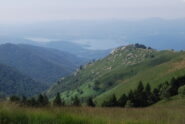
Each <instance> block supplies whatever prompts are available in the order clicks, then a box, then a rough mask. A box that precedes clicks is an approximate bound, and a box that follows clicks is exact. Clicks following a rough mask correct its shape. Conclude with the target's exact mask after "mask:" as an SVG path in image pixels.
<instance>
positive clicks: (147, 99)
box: [10, 76, 185, 107]
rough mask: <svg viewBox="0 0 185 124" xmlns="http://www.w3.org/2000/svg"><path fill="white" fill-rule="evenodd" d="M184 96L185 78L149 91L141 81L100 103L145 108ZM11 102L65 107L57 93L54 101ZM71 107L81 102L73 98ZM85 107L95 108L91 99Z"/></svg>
mask: <svg viewBox="0 0 185 124" xmlns="http://www.w3.org/2000/svg"><path fill="white" fill-rule="evenodd" d="M178 93H179V94H181V95H184V96H185V76H182V77H178V78H172V79H171V80H170V81H169V82H168V81H166V82H164V83H162V84H160V85H159V86H158V87H157V88H154V89H153V90H152V89H151V86H150V84H149V83H147V84H146V85H145V86H144V84H143V82H142V81H140V82H139V84H138V86H137V88H136V89H134V90H130V91H129V92H128V94H122V95H121V97H120V98H119V99H117V98H116V96H115V95H114V94H113V95H112V96H111V97H110V98H109V99H108V100H107V101H104V102H103V103H102V105H101V106H102V107H146V106H150V105H152V104H155V103H157V102H158V101H160V100H163V99H168V98H170V97H172V96H175V95H177V94H178ZM10 101H11V102H16V103H19V104H21V105H25V106H31V107H44V106H50V105H52V106H58V107H60V106H65V105H66V104H65V101H64V100H63V99H61V97H60V93H57V94H56V96H55V98H54V100H52V102H51V101H49V99H48V97H47V96H46V95H43V94H40V95H39V96H37V97H32V98H26V97H25V96H23V97H22V98H20V97H18V96H11V97H10ZM71 101H72V103H71V106H81V105H82V102H81V100H80V99H79V98H78V97H77V96H75V97H74V98H72V100H71ZM86 105H87V106H91V107H95V106H96V104H95V102H94V101H93V97H89V98H87V99H86Z"/></svg>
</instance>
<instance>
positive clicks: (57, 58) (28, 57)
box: [0, 43, 84, 83]
mask: <svg viewBox="0 0 185 124" xmlns="http://www.w3.org/2000/svg"><path fill="white" fill-rule="evenodd" d="M0 63H2V64H6V65H9V66H12V67H15V68H16V69H17V70H18V71H20V72H21V73H22V74H24V75H27V76H29V77H30V78H32V79H34V80H38V81H41V82H46V83H48V82H49V83H51V82H54V81H56V80H57V79H58V78H60V77H63V76H66V75H69V74H70V73H72V72H73V71H74V70H75V69H76V68H77V67H78V66H80V65H81V64H83V63H84V60H83V59H81V58H78V57H76V56H75V55H72V54H70V53H66V52H62V51H59V50H55V49H49V48H42V47H37V46H31V45H25V44H10V43H7V44H3V45H0Z"/></svg>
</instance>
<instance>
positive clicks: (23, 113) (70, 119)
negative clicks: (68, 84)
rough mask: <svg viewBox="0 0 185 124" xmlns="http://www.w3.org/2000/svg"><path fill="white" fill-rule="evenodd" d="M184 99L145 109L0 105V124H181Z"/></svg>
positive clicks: (184, 109) (184, 108) (184, 110)
mask: <svg viewBox="0 0 185 124" xmlns="http://www.w3.org/2000/svg"><path fill="white" fill-rule="evenodd" d="M184 103H185V100H184V99H178V100H171V101H170V100H169V101H167V102H166V101H162V103H159V104H157V105H154V106H152V107H149V108H137V109H136V108H126V109H124V108H90V107H61V108H53V107H52V108H50V107H47V108H39V109H38V108H37V109H36V108H25V107H20V106H17V105H14V104H9V103H1V104H0V124H185V114H184V113H185V105H184Z"/></svg>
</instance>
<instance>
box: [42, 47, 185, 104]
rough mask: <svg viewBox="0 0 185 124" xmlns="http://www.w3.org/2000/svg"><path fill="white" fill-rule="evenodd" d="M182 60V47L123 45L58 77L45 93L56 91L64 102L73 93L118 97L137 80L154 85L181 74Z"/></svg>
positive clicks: (100, 99)
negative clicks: (71, 72)
mask: <svg viewBox="0 0 185 124" xmlns="http://www.w3.org/2000/svg"><path fill="white" fill-rule="evenodd" d="M184 62H185V52H183V51H179V52H178V51H172V50H163V51H157V50H154V49H152V48H150V47H145V46H144V45H140V44H135V45H128V46H123V47H119V48H117V49H115V50H113V51H112V53H111V54H109V55H108V56H107V57H105V58H103V59H100V60H98V61H96V62H92V63H89V64H87V65H85V66H83V67H82V68H81V69H79V70H78V71H76V72H75V73H74V74H73V75H71V76H68V77H66V78H63V79H61V80H60V81H58V83H56V84H55V85H53V86H52V87H50V88H49V89H48V90H47V92H46V93H47V94H48V95H49V96H50V97H52V96H54V95H55V94H56V93H57V92H60V93H61V96H62V98H63V99H64V100H66V101H67V102H70V100H71V98H72V97H74V96H78V97H79V98H81V99H82V100H83V99H86V98H88V97H94V100H95V101H96V102H97V104H100V103H102V102H103V101H104V100H106V99H107V98H108V97H110V96H111V95H112V94H115V95H116V96H117V97H118V98H119V97H120V96H121V95H122V94H123V93H128V91H129V90H130V89H134V88H135V87H136V86H137V84H138V82H139V81H140V80H142V81H143V82H144V83H145V84H146V83H150V84H151V86H152V87H157V86H158V85H159V84H160V83H163V82H164V81H168V80H170V79H171V78H172V77H176V76H182V75H184V74H185V64H183V63H184Z"/></svg>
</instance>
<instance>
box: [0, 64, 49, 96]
mask: <svg viewBox="0 0 185 124" xmlns="http://www.w3.org/2000/svg"><path fill="white" fill-rule="evenodd" d="M47 87H48V86H47V85H46V84H43V83H41V82H38V81H34V80H33V79H31V78H29V77H27V76H25V75H23V74H22V73H20V72H19V71H18V70H16V69H15V68H13V67H10V66H7V65H4V64H0V97H7V96H11V95H19V96H22V95H25V96H33V95H37V94H38V93H40V92H42V91H44V90H46V88H47Z"/></svg>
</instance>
